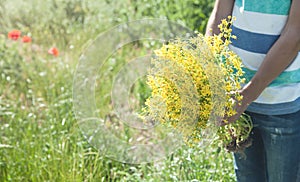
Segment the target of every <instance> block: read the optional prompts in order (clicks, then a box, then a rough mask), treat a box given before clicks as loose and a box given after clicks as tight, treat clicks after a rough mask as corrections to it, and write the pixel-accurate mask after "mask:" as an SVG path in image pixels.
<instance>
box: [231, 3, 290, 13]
mask: <svg viewBox="0 0 300 182" xmlns="http://www.w3.org/2000/svg"><path fill="white" fill-rule="evenodd" d="M244 2H245V4H244V5H245V7H244V10H245V11H252V12H259V13H266V14H276V15H288V14H289V11H290V6H291V0H244ZM235 4H236V5H237V6H238V7H242V6H243V0H236V1H235Z"/></svg>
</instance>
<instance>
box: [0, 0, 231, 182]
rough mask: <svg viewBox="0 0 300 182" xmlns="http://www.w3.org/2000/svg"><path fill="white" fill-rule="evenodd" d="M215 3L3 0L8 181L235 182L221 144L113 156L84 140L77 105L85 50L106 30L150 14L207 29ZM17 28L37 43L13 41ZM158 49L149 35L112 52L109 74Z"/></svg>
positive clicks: (3, 174) (2, 161)
mask: <svg viewBox="0 0 300 182" xmlns="http://www.w3.org/2000/svg"><path fill="white" fill-rule="evenodd" d="M213 3H214V1H213V0H43V1H41V0H12V1H11V0H1V1H0V181H5V182H6V181H32V182H40V181H50V182H52V181H63V182H64V181H71V182H73V181H97V182H98V181H194V182H195V181H234V173H233V166H232V158H231V155H230V154H228V153H226V152H225V151H223V150H222V149H220V148H212V147H203V148H199V149H191V148H189V147H187V146H183V147H182V148H180V149H178V150H177V151H175V152H174V153H173V154H172V155H171V156H168V157H167V158H166V159H162V160H161V161H156V162H153V163H149V164H140V165H130V164H123V163H119V162H117V161H113V160H111V159H109V158H106V157H105V156H103V155H101V152H98V151H97V149H95V148H93V147H92V146H90V145H89V144H88V142H87V141H86V140H85V139H84V137H83V136H82V134H81V133H80V130H79V128H78V125H77V123H76V120H75V117H74V114H73V111H72V82H73V74H74V72H75V69H76V65H77V63H78V59H79V56H80V54H81V53H82V52H83V50H84V49H85V48H86V47H87V45H88V44H89V43H90V42H91V41H92V40H94V39H95V37H96V36H97V35H98V34H99V33H101V32H103V31H105V30H108V29H109V28H111V27H113V26H115V25H118V24H120V23H124V22H127V21H133V20H138V19H142V18H160V19H167V20H172V21H174V22H177V23H179V24H181V25H183V26H186V27H188V28H190V29H191V30H195V31H199V32H203V31H204V29H205V26H206V23H207V19H208V16H209V14H210V12H211V11H212V7H213ZM13 29H18V30H20V31H21V32H22V35H28V36H30V37H31V38H32V42H31V43H22V41H20V40H18V41H12V40H9V39H8V38H7V34H8V32H10V31H11V30H13ZM51 47H56V48H57V49H58V50H59V56H57V57H56V56H53V55H50V54H49V53H48V52H47V51H48V50H49V48H51ZM156 47H157V45H152V44H149V42H147V41H141V42H139V43H132V44H130V45H128V46H126V47H124V48H122V50H119V51H118V52H117V53H116V54H114V55H113V56H112V57H110V58H109V60H110V61H109V63H110V64H109V65H108V67H107V70H106V72H105V73H106V74H108V75H110V76H111V75H113V74H114V72H115V69H114V68H116V67H118V66H120V65H121V64H123V63H124V62H126V61H127V60H130V59H131V58H134V57H136V56H140V55H143V54H145V52H146V51H147V50H149V49H152V48H153V49H155V48H156ZM132 50H136V51H132ZM116 60H117V61H116ZM99 84H101V85H109V84H111V83H110V80H100V82H99ZM101 89H102V91H103V90H105V89H106V90H109V89H110V88H109V86H107V88H105V87H101ZM132 92H133V93H132V94H133V95H135V96H136V97H137V98H139V99H141V100H144V99H145V95H143V93H145V94H147V89H145V88H144V87H143V84H140V85H139V86H138V87H137V88H135V89H133V91H132ZM141 93H142V94H141ZM99 94H100V96H101V90H100V91H99ZM109 102H110V98H105V99H103V98H102V101H101V102H99V103H98V107H100V108H101V106H105V105H107V104H108V103H109ZM103 109H107V108H103Z"/></svg>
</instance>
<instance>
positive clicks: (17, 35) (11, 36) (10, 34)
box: [7, 30, 21, 40]
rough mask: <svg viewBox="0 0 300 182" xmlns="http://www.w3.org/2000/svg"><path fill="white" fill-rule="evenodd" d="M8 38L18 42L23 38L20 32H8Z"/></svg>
mask: <svg viewBox="0 0 300 182" xmlns="http://www.w3.org/2000/svg"><path fill="white" fill-rule="evenodd" d="M7 36H8V38H9V39H11V40H18V39H19V38H20V36H21V31H20V30H12V31H10V32H8V35H7Z"/></svg>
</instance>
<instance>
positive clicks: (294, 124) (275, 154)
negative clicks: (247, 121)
mask: <svg viewBox="0 0 300 182" xmlns="http://www.w3.org/2000/svg"><path fill="white" fill-rule="evenodd" d="M247 114H249V115H250V116H251V118H252V120H253V124H254V126H255V127H254V129H253V132H252V133H251V137H252V139H253V142H252V146H250V147H249V148H247V149H246V150H245V155H246V159H243V156H242V155H241V154H234V167H235V173H236V177H237V181H238V182H299V181H300V111H297V112H296V113H292V114H285V115H262V114H256V113H250V112H248V113H247Z"/></svg>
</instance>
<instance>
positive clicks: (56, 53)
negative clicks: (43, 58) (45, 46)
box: [48, 47, 59, 56]
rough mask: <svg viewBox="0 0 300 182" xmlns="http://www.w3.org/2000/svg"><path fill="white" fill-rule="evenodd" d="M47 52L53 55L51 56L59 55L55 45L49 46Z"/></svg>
mask: <svg viewBox="0 0 300 182" xmlns="http://www.w3.org/2000/svg"><path fill="white" fill-rule="evenodd" d="M48 53H49V54H51V55H53V56H58V55H59V52H58V49H57V48H56V47H51V48H50V49H49V50H48Z"/></svg>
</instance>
